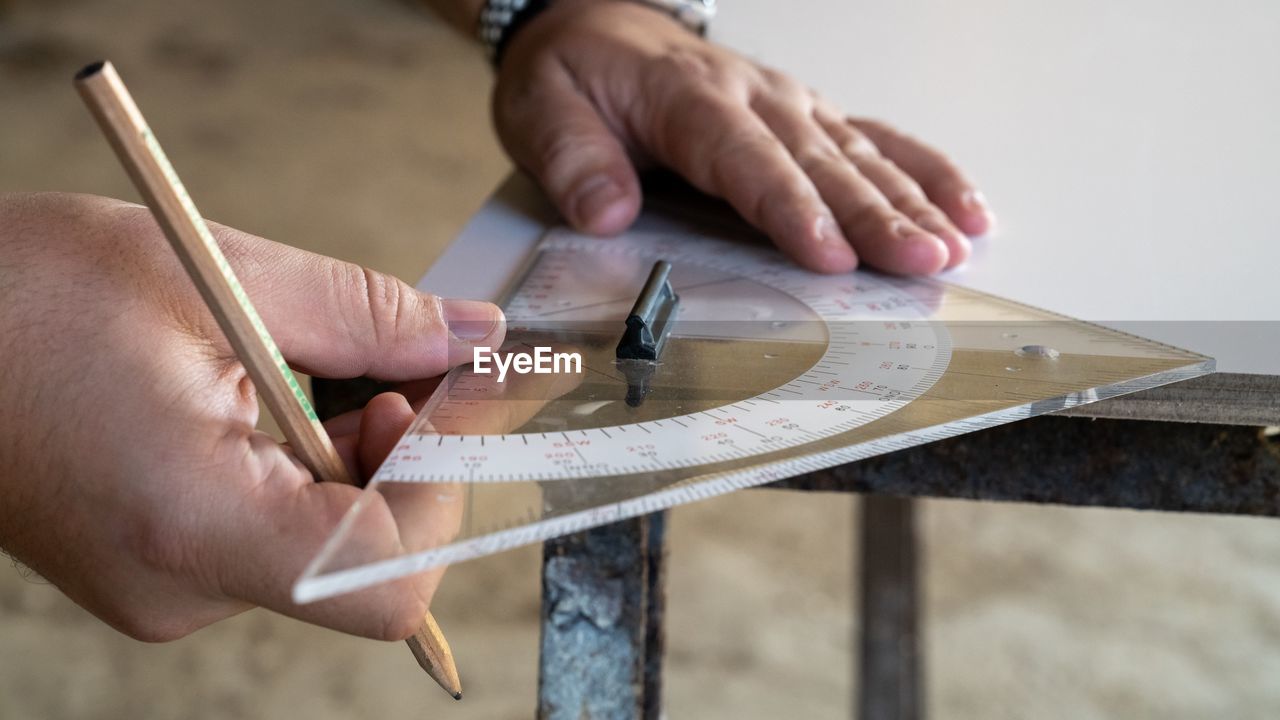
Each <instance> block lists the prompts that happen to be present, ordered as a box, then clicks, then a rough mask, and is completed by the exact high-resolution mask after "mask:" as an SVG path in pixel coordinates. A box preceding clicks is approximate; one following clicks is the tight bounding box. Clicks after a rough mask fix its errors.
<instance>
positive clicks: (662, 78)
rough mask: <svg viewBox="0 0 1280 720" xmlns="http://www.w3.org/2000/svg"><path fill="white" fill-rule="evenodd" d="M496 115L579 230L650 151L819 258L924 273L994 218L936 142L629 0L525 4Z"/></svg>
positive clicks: (945, 263)
mask: <svg viewBox="0 0 1280 720" xmlns="http://www.w3.org/2000/svg"><path fill="white" fill-rule="evenodd" d="M494 117H495V120H496V124H497V129H498V135H499V137H500V138H501V140H502V142H503V144H504V145H505V147H506V148H507V151H508V152H509V153H510V154H511V156H512V158H514V159H515V161H516V162H517V163H518V164H519V165H520V166H521V167H523V168H525V169H526V170H527V171H529V172H530V173H532V174H533V175H534V176H535V177H537V179H538V180H539V181H540V182H541V184H542V186H543V187H544V188H545V189H546V191H547V193H548V194H549V195H550V196H551V198H552V199H553V200H554V202H555V203H556V204H557V206H558V207H559V209H560V211H561V213H562V214H563V215H564V216H565V217H566V218H567V219H568V220H569V222H571V223H572V224H573V225H574V226H575V227H577V228H578V229H579V230H582V231H584V232H590V233H594V234H599V235H611V234H616V233H618V232H621V231H622V230H624V229H626V228H627V226H628V225H630V224H631V222H632V221H633V220H634V219H635V217H636V215H637V213H638V212H639V208H640V188H639V182H638V180H637V177H636V170H635V168H636V167H644V166H647V165H651V164H660V165H663V166H666V167H670V168H671V169H673V170H675V171H677V172H679V173H680V174H681V175H683V176H684V177H685V178H686V179H687V180H688V181H690V182H691V183H692V184H694V185H695V186H697V187H698V188H699V189H701V190H703V191H704V192H707V193H710V194H712V195H716V196H719V197H723V198H724V199H725V200H727V201H728V202H729V203H730V204H732V205H733V207H734V208H736V209H737V210H738V212H740V213H741V214H742V215H743V217H745V218H746V219H747V220H748V221H750V222H751V223H752V224H753V225H755V226H756V227H758V228H759V229H760V230H762V231H764V232H765V233H766V234H768V235H769V237H771V238H772V239H773V241H774V242H775V243H776V244H777V245H778V247H780V248H781V249H782V250H783V251H785V252H786V253H787V254H788V255H790V256H791V257H792V258H793V259H795V260H796V261H797V262H798V263H800V264H801V265H803V266H804V267H807V268H810V269H812V270H817V271H820V272H844V271H847V270H850V269H852V268H853V267H854V266H856V265H857V263H858V262H859V260H861V261H864V262H866V263H867V264H869V265H873V266H875V267H877V268H879V269H881V270H886V271H889V272H895V273H908V274H910V273H933V272H936V271H938V270H941V269H943V268H946V267H951V266H954V265H956V264H959V263H961V262H963V261H964V259H965V258H966V257H967V256H968V254H969V250H970V244H969V240H968V238H967V237H966V235H978V234H982V233H985V232H987V231H988V230H990V229H991V227H992V225H993V222H994V218H993V216H992V214H991V212H990V210H988V209H987V206H986V205H985V203H984V202H983V199H982V195H981V194H980V193H979V192H978V191H977V189H976V188H975V187H974V186H973V184H972V183H971V182H970V181H969V180H968V179H967V178H966V177H965V175H964V174H963V173H962V172H961V171H960V169H959V168H958V167H956V166H955V165H954V164H953V163H952V162H951V161H950V160H948V159H947V157H946V156H944V155H943V154H942V153H940V152H938V151H937V150H934V149H933V148H930V147H929V146H927V145H925V144H923V143H921V142H919V141H917V140H915V139H913V138H911V137H908V136H906V135H903V134H902V133H899V132H897V131H896V130H894V129H893V128H890V127H889V126H887V125H884V124H882V123H878V122H874V121H870V120H859V119H850V118H847V117H846V116H845V115H844V114H843V113H841V112H839V111H838V110H836V109H835V108H833V107H832V106H831V105H830V104H829V103H827V102H826V101H825V100H823V99H822V98H821V97H819V96H818V95H816V94H815V93H814V92H813V91H812V90H810V89H808V88H806V87H805V86H803V85H801V84H800V83H799V82H797V81H795V80H793V79H791V78H790V77H788V76H786V75H783V74H781V73H778V72H776V71H773V70H770V69H768V68H764V67H761V66H759V65H756V64H755V63H753V62H751V61H749V60H747V59H745V58H743V57H741V56H740V55H737V54H736V53H734V52H732V51H730V50H727V49H725V48H722V47H719V46H716V45H714V44H712V43H709V42H707V41H706V40H703V39H702V38H699V37H697V36H695V35H694V34H692V33H691V32H689V31H688V30H687V29H686V28H684V27H683V26H681V25H680V24H679V23H677V22H676V21H675V20H674V19H672V18H670V17H668V16H667V15H665V14H664V13H662V12H661V11H658V10H655V9H652V8H649V7H645V6H643V5H641V4H638V3H632V2H620V1H617V0H557V1H556V2H554V3H552V5H551V7H550V8H549V9H547V10H545V11H544V12H542V13H541V14H540V15H538V16H536V17H535V18H533V19H532V20H531V21H530V22H529V23H528V24H527V25H526V26H524V27H523V28H521V29H520V30H519V31H518V32H517V33H516V34H515V35H514V37H512V39H511V42H510V44H509V45H508V46H507V48H506V53H505V55H504V57H503V59H502V65H501V68H500V69H499V76H498V85H497V88H496V90H495V94H494Z"/></svg>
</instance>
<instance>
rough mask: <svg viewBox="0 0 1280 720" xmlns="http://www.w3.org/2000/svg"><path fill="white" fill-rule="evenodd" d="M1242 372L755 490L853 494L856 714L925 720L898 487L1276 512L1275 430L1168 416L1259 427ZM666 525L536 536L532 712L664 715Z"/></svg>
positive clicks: (904, 507)
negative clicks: (540, 542)
mask: <svg viewBox="0 0 1280 720" xmlns="http://www.w3.org/2000/svg"><path fill="white" fill-rule="evenodd" d="M1211 377H1214V376H1211ZM1245 377H1246V378H1247V376H1245ZM1251 382H1252V381H1248V380H1247V379H1246V380H1245V381H1243V383H1242V382H1241V381H1240V379H1239V378H1236V379H1235V381H1233V380H1232V378H1230V377H1226V378H1223V377H1222V376H1217V377H1215V378H1214V379H1212V380H1205V379H1202V380H1201V381H1200V382H1199V383H1197V382H1196V381H1191V382H1190V383H1189V384H1188V383H1182V384H1180V385H1183V386H1184V387H1182V388H1179V389H1178V390H1177V391H1175V392H1176V394H1175V395H1170V394H1169V393H1170V391H1168V390H1161V389H1157V391H1154V392H1148V393H1142V394H1141V395H1142V397H1136V396H1135V397H1134V398H1130V399H1128V400H1126V399H1124V398H1121V399H1119V400H1121V401H1122V402H1115V401H1110V402H1109V403H1107V404H1106V405H1105V407H1103V406H1101V405H1100V406H1099V408H1098V409H1095V410H1093V411H1090V410H1088V409H1080V410H1077V411H1075V414H1077V415H1080V414H1085V413H1091V414H1099V413H1097V412H1096V410H1099V409H1100V410H1102V411H1103V412H1101V413H1100V414H1102V415H1104V416H1105V415H1112V416H1113V417H1111V418H1105V417H1104V418H1101V419H1099V418H1092V417H1055V416H1045V417H1040V418H1036V419H1033V420H1027V421H1024V422H1019V423H1014V424H1010V425H1004V426H1000V427H997V428H992V429H990V430H985V431H982V432H978V433H973V434H970V435H964V436H961V437H958V438H953V439H950V440H945V441H941V442H936V443H932V444H929V445H925V446H921V447H917V448H912V449H908V450H902V451H899V452H895V453H890V454H887V455H882V456H880V457H876V458H872V459H870V460H864V461H862V462H859V463H855V464H851V465H845V466H841V467H837V468H833V469H830V470H826V471H822V472H818V473H812V474H809V475H804V476H800V477H796V478H792V479H790V480H786V481H783V482H779V483H776V484H773V485H770V486H767V488H771V489H772V490H774V491H776V490H795V491H810V492H853V493H859V494H862V495H864V502H863V503H862V504H861V523H860V525H861V533H862V545H861V547H862V555H861V560H860V568H859V572H858V575H857V577H858V585H859V588H860V593H861V600H862V606H861V623H860V628H861V630H860V636H859V638H858V639H857V640H856V642H857V645H858V648H859V663H858V665H857V669H856V671H855V672H856V674H857V677H856V678H853V681H854V683H855V686H856V687H857V688H858V692H857V715H858V717H861V718H864V719H874V720H880V719H881V718H887V719H903V720H906V719H910V718H919V717H923V715H924V707H923V692H922V688H923V677H924V674H923V662H922V658H921V657H920V650H919V648H920V643H919V642H918V640H919V637H920V635H921V632H922V628H921V624H920V618H919V613H918V597H919V591H918V577H917V552H918V547H919V544H918V542H917V538H916V528H915V520H914V506H913V503H912V500H911V498H915V497H935V498H962V499H971V500H995V501H1011V502H1029V503H1051V504H1062V505H1080V506H1093V507H1115V508H1133V509H1141V510H1159V511H1170V512H1199V513H1220V514H1236V515H1260V516H1275V515H1277V514H1280V442H1277V441H1276V438H1274V437H1271V436H1270V435H1269V434H1268V433H1267V432H1266V431H1264V429H1263V428H1260V427H1257V426H1252V425H1250V424H1208V423H1194V422H1172V421H1171V420H1187V419H1189V418H1188V417H1185V416H1186V415H1188V414H1191V415H1195V416H1203V415H1206V414H1208V415H1213V413H1203V412H1198V411H1196V410H1195V407H1194V406H1196V405H1197V402H1196V400H1195V398H1196V393H1197V392H1204V393H1207V395H1206V396H1205V397H1203V398H1201V400H1205V403H1201V405H1202V406H1207V405H1211V404H1212V401H1213V399H1214V398H1218V399H1219V400H1221V399H1222V398H1223V397H1224V393H1225V394H1226V395H1230V393H1231V392H1232V391H1233V389H1232V388H1234V391H1235V392H1238V393H1241V395H1240V396H1239V397H1234V398H1229V399H1230V400H1232V401H1233V402H1234V407H1236V408H1237V409H1236V411H1234V415H1232V416H1231V419H1230V420H1229V422H1234V423H1257V424H1258V425H1261V424H1270V423H1272V422H1274V420H1273V418H1274V417H1275V415H1277V414H1280V401H1277V400H1276V397H1277V396H1276V394H1275V393H1274V392H1262V388H1259V387H1254V386H1252V385H1250V383H1251ZM1268 385H1270V381H1268ZM314 388H315V392H316V405H317V408H318V409H319V410H320V412H321V414H322V416H332V415H334V414H337V413H339V412H342V411H345V410H347V409H350V408H353V407H359V406H362V405H363V403H364V402H365V401H366V400H367V399H368V398H369V397H372V395H373V394H374V393H375V392H376V391H377V390H378V389H379V386H377V385H376V384H374V383H371V382H369V381H345V382H341V383H337V382H319V381H318V382H315V383H314ZM1197 388H1201V390H1197ZM1269 389H1270V388H1268V390H1269ZM1260 393H1261V394H1260ZM1144 402H1145V403H1146V404H1145V405H1144ZM1240 408H1246V409H1247V410H1246V411H1241V410H1240ZM1117 417H1119V418H1134V417H1159V418H1161V419H1159V420H1150V419H1115V418H1117ZM1224 417H1225V416H1224ZM767 491H770V490H768V489H766V490H760V491H756V492H767ZM665 529H666V514H665V513H658V514H654V515H649V516H646V517H640V518H633V519H630V520H623V521H620V522H617V523H613V524H612V525H607V526H604V527H599V528H595V529H593V530H588V531H585V532H582V533H578V534H575V535H570V536H567V537H562V538H558V539H555V540H551V541H548V542H546V543H545V544H544V547H543V566H542V639H541V653H540V664H539V676H538V677H539V679H538V710H537V714H538V717H539V718H547V719H548V720H558V719H559V718H566V719H572V720H578V719H580V718H592V719H593V720H624V719H644V720H656V719H657V718H660V717H662V716H663V706H662V656H663V648H664V636H663V610H664V603H665V594H664V589H663V579H664V572H663V565H664V559H665V556H666V553H667V552H668V550H667V548H666V544H665V542H664V535H665Z"/></svg>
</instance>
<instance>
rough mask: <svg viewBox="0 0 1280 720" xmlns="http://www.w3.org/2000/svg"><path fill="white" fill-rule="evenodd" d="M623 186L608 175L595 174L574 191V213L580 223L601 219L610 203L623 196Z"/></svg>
mask: <svg viewBox="0 0 1280 720" xmlns="http://www.w3.org/2000/svg"><path fill="white" fill-rule="evenodd" d="M624 195H625V193H624V192H623V190H622V186H620V185H618V183H616V182H614V180H613V178H611V177H609V176H608V175H593V176H591V177H589V178H587V179H586V180H585V181H583V183H582V184H581V185H579V186H578V189H577V191H576V192H575V193H574V197H575V198H576V200H575V201H574V214H575V215H577V220H578V223H579V224H580V225H588V224H590V223H591V222H592V221H593V220H597V219H599V218H600V217H601V216H602V215H604V213H605V211H606V210H608V209H609V206H610V205H613V204H614V203H616V202H618V201H619V200H621V199H622V198H623V196H624Z"/></svg>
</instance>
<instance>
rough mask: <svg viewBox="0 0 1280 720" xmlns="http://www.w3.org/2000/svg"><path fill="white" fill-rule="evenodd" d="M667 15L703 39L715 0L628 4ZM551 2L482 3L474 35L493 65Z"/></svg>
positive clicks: (502, 0) (657, 0) (506, 0)
mask: <svg viewBox="0 0 1280 720" xmlns="http://www.w3.org/2000/svg"><path fill="white" fill-rule="evenodd" d="M627 2H634V3H639V4H641V5H648V6H650V7H652V8H656V9H658V10H661V11H663V12H666V13H668V14H670V15H671V16H672V17H674V18H675V19H676V20H678V21H679V22H680V23H681V24H682V25H684V26H685V27H687V28H689V29H690V30H692V31H693V32H696V33H698V34H699V35H705V34H706V32H707V26H708V25H709V24H710V23H711V18H713V17H715V14H716V0H627ZM550 4H551V0H485V3H484V5H483V6H482V7H481V8H480V21H479V23H478V25H477V26H476V35H477V37H479V38H480V42H481V44H483V45H484V48H485V51H486V52H487V53H488V55H489V59H490V60H491V61H492V62H493V64H494V65H497V64H498V61H499V60H500V59H501V58H502V50H503V48H505V47H506V45H507V41H508V40H509V39H510V38H511V36H512V35H514V34H515V32H516V30H518V29H519V28H520V26H522V25H524V24H525V23H527V22H529V20H530V19H532V18H533V17H534V16H535V15H537V14H538V13H540V12H542V11H543V10H546V9H547V7H548V6H549V5H550Z"/></svg>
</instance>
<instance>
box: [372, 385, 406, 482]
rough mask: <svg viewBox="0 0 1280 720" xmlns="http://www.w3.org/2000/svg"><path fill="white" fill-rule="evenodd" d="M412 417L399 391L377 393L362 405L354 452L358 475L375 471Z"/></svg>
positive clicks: (393, 446)
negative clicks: (359, 471)
mask: <svg viewBox="0 0 1280 720" xmlns="http://www.w3.org/2000/svg"><path fill="white" fill-rule="evenodd" d="M413 417H414V412H413V408H412V407H410V406H409V401H408V400H406V399H405V397H404V396H403V395H401V394H400V393H395V392H384V393H381V394H379V395H376V396H374V397H373V399H371V400H370V401H369V402H368V403H367V404H366V405H365V407H364V413H363V414H362V415H361V416H360V440H359V455H358V456H359V460H360V470H361V477H362V478H369V477H370V476H372V475H373V473H374V472H375V471H377V469H378V467H379V466H380V465H382V462H383V461H384V460H386V458H387V455H390V454H391V451H392V450H393V449H395V446H396V443H397V442H399V440H400V436H401V435H404V433H405V431H406V430H408V429H409V426H410V425H411V424H412V423H413Z"/></svg>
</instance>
